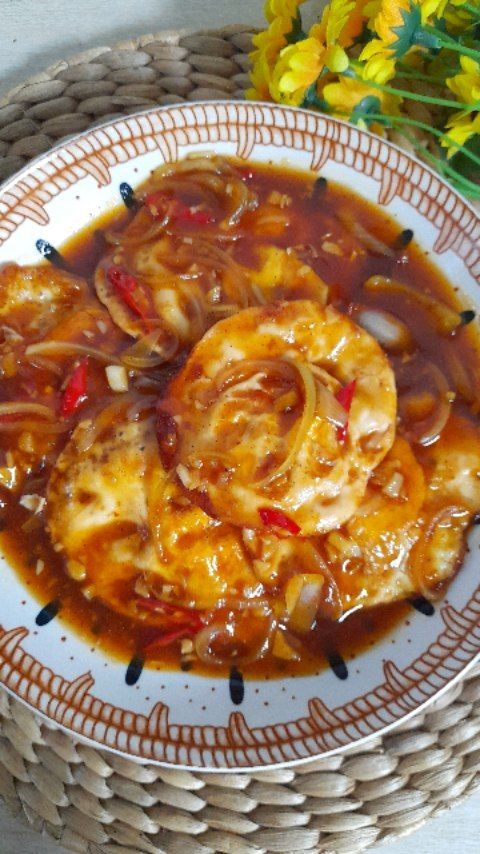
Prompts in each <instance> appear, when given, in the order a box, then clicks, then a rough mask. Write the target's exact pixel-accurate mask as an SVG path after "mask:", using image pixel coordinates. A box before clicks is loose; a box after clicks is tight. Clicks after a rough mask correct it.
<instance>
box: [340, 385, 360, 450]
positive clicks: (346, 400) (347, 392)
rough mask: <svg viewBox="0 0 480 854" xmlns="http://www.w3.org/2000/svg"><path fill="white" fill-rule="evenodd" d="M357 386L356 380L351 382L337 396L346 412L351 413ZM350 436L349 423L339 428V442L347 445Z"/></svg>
mask: <svg viewBox="0 0 480 854" xmlns="http://www.w3.org/2000/svg"><path fill="white" fill-rule="evenodd" d="M356 385H357V381H356V380H351V382H349V383H347V385H344V386H343V387H342V388H341V389H339V390H338V391H337V393H336V395H335V397H336V399H337V400H338V402H339V404H340V406H343V408H344V410H345V412H350V408H351V406H352V400H353V396H354V394H355V388H356ZM347 436H348V421H347V423H346V424H344V425H343V426H342V427H337V438H338V441H339V442H341V443H342V444H344V443H345V441H346V439H347Z"/></svg>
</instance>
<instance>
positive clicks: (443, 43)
mask: <svg viewBox="0 0 480 854" xmlns="http://www.w3.org/2000/svg"><path fill="white" fill-rule="evenodd" d="M429 37H430V38H429ZM434 39H436V41H437V45H436V46H437V47H445V48H447V49H448V50H454V51H456V52H457V53H461V54H462V55H463V56H471V57H472V59H475V60H476V62H480V51H478V50H472V48H469V47H466V46H465V45H464V44H458V42H456V41H455V39H452V38H451V37H450V36H448V35H447V34H446V33H444V32H442V30H437V29H436V27H431V26H429V25H428V24H425V26H423V27H422V28H421V29H420V30H419V31H418V33H417V38H416V39H415V41H416V43H417V44H420V45H425V46H426V47H429V46H430V47H433V40H434ZM427 42H428V43H427Z"/></svg>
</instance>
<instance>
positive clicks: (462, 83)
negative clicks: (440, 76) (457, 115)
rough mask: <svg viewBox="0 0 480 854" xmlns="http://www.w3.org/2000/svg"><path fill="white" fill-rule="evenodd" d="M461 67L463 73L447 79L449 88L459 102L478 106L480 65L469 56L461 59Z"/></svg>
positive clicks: (479, 97) (479, 99)
mask: <svg viewBox="0 0 480 854" xmlns="http://www.w3.org/2000/svg"><path fill="white" fill-rule="evenodd" d="M460 65H461V66H462V71H461V72H459V73H458V74H455V76H454V77H447V80H446V83H447V86H448V88H449V89H450V90H451V91H452V92H453V94H454V95H456V96H457V98H458V100H459V101H463V102H464V103H466V104H476V103H478V102H479V101H480V65H479V64H478V62H475V60H474V59H470V57H468V56H461V57H460ZM462 72H463V73H462Z"/></svg>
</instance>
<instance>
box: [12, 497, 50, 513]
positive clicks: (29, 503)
mask: <svg viewBox="0 0 480 854" xmlns="http://www.w3.org/2000/svg"><path fill="white" fill-rule="evenodd" d="M18 503H19V504H20V506H21V507H25V510H30V512H31V513H35V514H36V513H41V512H42V510H43V508H44V507H45V504H46V503H47V500H46V498H44V497H43V495H36V494H35V493H32V494H31V495H22V497H21V498H20V501H19V502H18Z"/></svg>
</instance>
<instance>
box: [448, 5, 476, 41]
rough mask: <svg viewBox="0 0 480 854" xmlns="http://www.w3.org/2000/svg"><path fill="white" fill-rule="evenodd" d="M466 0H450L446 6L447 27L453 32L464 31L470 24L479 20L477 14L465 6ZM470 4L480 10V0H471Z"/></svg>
mask: <svg viewBox="0 0 480 854" xmlns="http://www.w3.org/2000/svg"><path fill="white" fill-rule="evenodd" d="M463 4H464V0H449V2H448V3H447V5H446V7H445V11H444V17H445V20H446V22H447V24H448V27H447V29H448V30H449V31H450V32H452V33H458V32H463V31H464V30H465V28H466V27H468V25H469V24H471V23H472V22H473V21H475V22H476V21H477V20H478V19H477V18H476V16H475V14H473V13H472V12H471V11H470V10H469V9H464V8H463ZM469 6H473V7H475V8H476V9H478V11H479V12H480V0H469Z"/></svg>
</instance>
